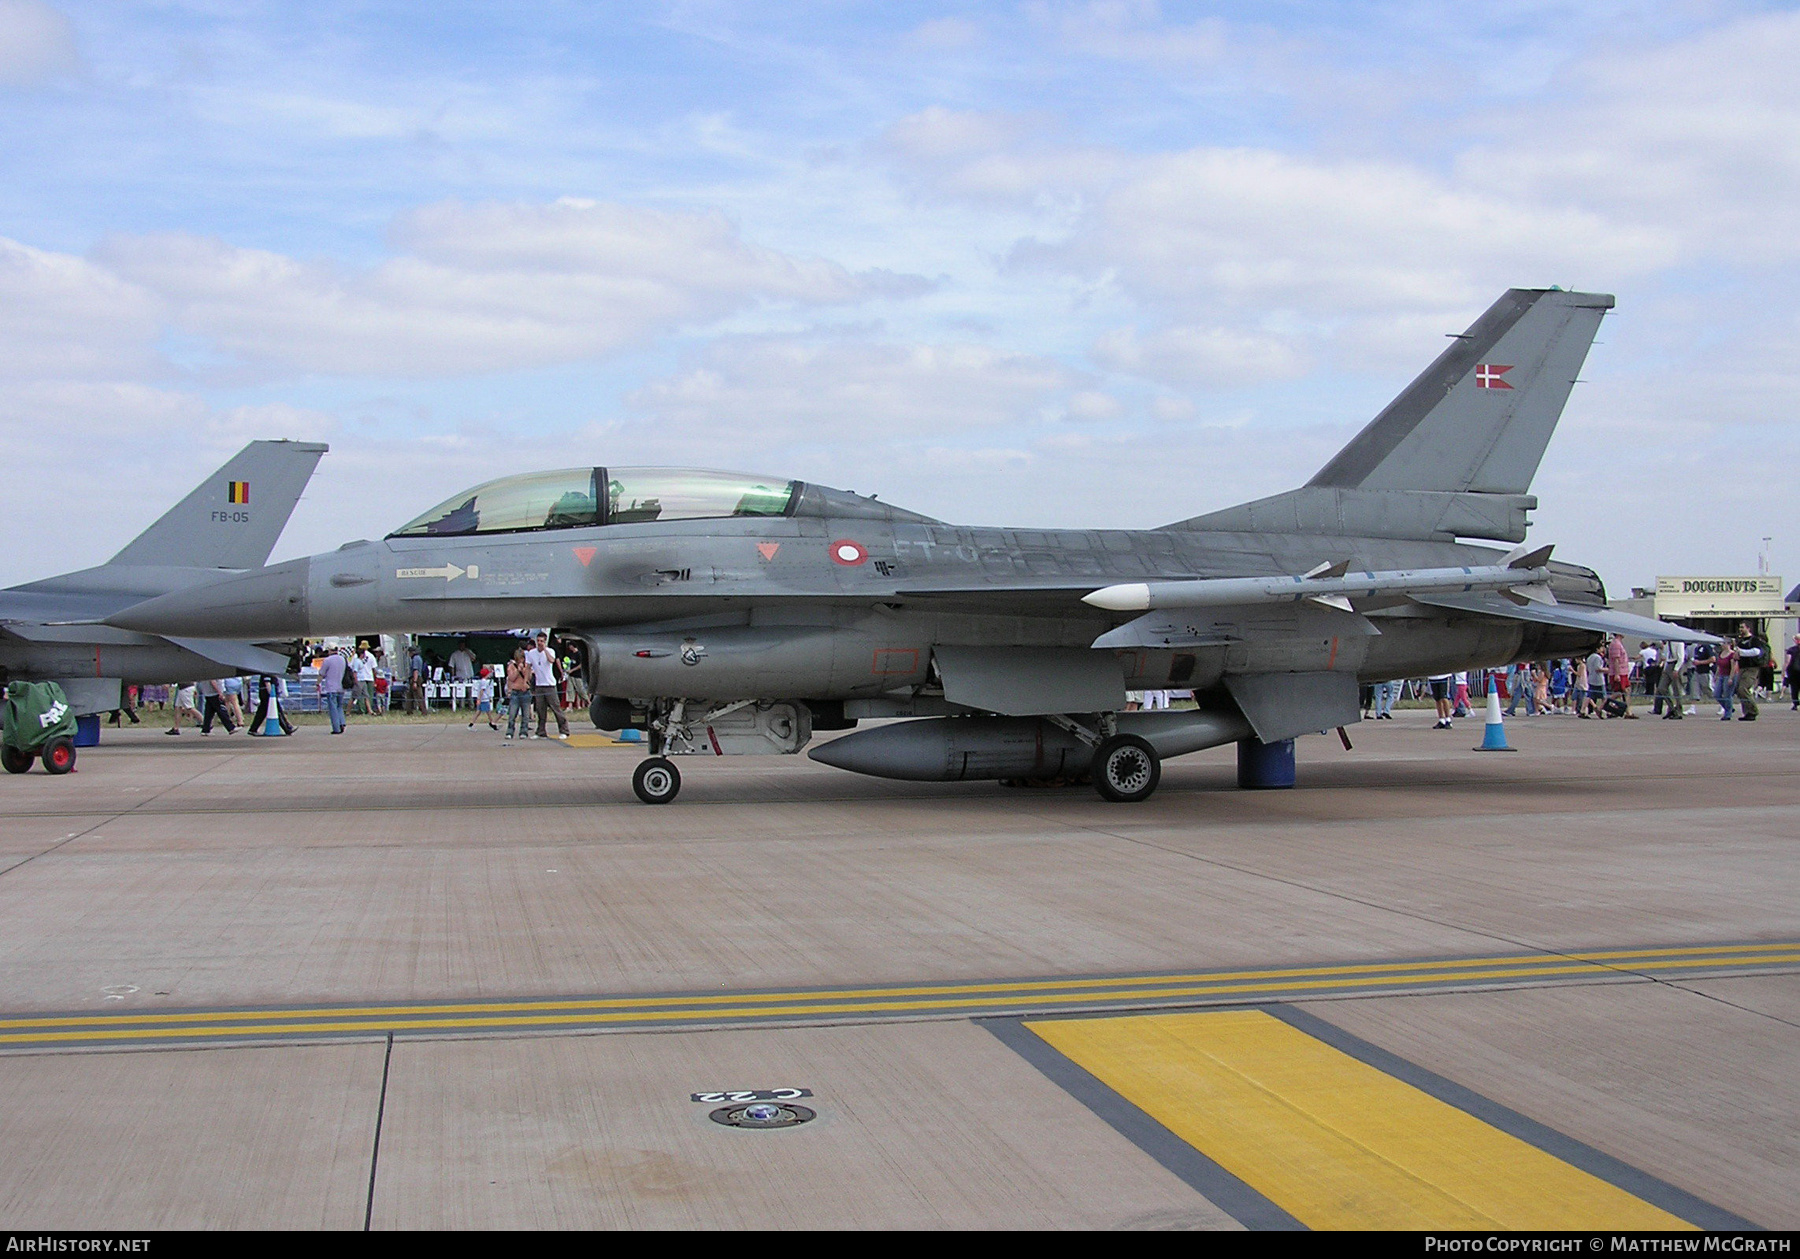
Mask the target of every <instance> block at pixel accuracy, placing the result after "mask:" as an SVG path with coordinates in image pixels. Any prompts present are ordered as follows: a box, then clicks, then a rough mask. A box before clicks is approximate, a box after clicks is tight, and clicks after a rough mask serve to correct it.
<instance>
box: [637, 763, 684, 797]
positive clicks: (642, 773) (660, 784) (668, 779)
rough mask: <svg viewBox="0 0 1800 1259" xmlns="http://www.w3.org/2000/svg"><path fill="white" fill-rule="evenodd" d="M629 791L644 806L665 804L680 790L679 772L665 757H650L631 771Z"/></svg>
mask: <svg viewBox="0 0 1800 1259" xmlns="http://www.w3.org/2000/svg"><path fill="white" fill-rule="evenodd" d="M631 789H632V790H633V791H635V792H636V793H637V798H638V799H639V800H642V801H643V802H644V803H645V804H667V803H669V801H671V800H673V799H674V798H675V796H676V794H677V793H678V792H680V790H681V771H680V770H678V769H676V768H675V763H674V762H673V761H671V760H669V759H668V758H667V757H662V756H652V757H650V758H649V759H647V760H644V761H640V762H639V763H638V767H637V768H636V769H635V770H633V771H632V774H631Z"/></svg>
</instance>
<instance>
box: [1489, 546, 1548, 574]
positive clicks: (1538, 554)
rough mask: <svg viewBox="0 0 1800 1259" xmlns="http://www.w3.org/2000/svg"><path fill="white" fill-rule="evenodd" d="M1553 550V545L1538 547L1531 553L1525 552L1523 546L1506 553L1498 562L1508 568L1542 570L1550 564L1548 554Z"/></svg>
mask: <svg viewBox="0 0 1800 1259" xmlns="http://www.w3.org/2000/svg"><path fill="white" fill-rule="evenodd" d="M1555 549H1556V544H1555V543H1552V544H1550V545H1549V546H1540V547H1538V548H1536V549H1535V550H1531V551H1527V550H1526V549H1525V548H1524V547H1523V546H1517V547H1514V548H1513V549H1512V550H1510V551H1508V552H1507V553H1506V555H1505V557H1504V558H1503V559H1501V561H1500V562H1501V563H1502V564H1504V565H1506V567H1508V568H1542V567H1543V566H1544V565H1546V564H1548V563H1549V562H1550V552H1552V551H1554V550H1555Z"/></svg>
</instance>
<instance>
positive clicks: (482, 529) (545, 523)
mask: <svg viewBox="0 0 1800 1259" xmlns="http://www.w3.org/2000/svg"><path fill="white" fill-rule="evenodd" d="M596 472H597V469H594V468H561V469H558V470H557V471H555V472H528V473H526V474H525V475H523V476H509V477H501V478H500V479H499V480H498V481H489V482H488V483H487V484H486V485H477V486H476V487H475V488H474V489H472V490H464V491H463V492H462V493H460V494H453V495H451V496H450V497H449V498H447V499H445V500H444V501H443V502H441V503H439V504H438V505H437V506H436V507H433V508H432V509H431V510H430V511H428V512H426V513H425V514H424V515H423V516H420V517H419V518H418V519H416V520H413V521H410V522H409V523H407V524H405V525H402V526H401V527H400V528H398V529H396V530H395V531H394V535H393V536H395V537H450V536H455V535H459V534H468V533H516V532H517V531H519V530H521V529H574V528H578V527H580V526H582V525H595V524H599V523H600V521H599V515H598V510H597V509H598V499H597V497H596V495H595V493H594V488H595V484H596V481H597V477H596Z"/></svg>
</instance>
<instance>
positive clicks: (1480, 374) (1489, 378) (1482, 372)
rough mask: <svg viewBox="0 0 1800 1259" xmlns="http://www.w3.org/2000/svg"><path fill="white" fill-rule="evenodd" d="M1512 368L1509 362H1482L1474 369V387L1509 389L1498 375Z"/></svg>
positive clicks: (1500, 375)
mask: <svg viewBox="0 0 1800 1259" xmlns="http://www.w3.org/2000/svg"><path fill="white" fill-rule="evenodd" d="M1512 369H1513V365H1512V364H1511V363H1483V364H1482V365H1481V366H1479V367H1477V368H1476V369H1475V387H1476V388H1477V389H1511V388H1512V386H1511V385H1509V384H1507V383H1506V382H1505V381H1504V380H1501V379H1500V377H1502V376H1504V375H1505V374H1506V373H1507V372H1510V371H1511V370H1512Z"/></svg>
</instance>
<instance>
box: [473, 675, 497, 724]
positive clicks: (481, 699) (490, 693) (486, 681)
mask: <svg viewBox="0 0 1800 1259" xmlns="http://www.w3.org/2000/svg"><path fill="white" fill-rule="evenodd" d="M482 713H486V714H487V723H488V729H489V730H498V729H499V728H500V726H499V723H498V722H496V721H495V720H494V671H493V670H492V669H491V668H489V667H488V666H487V665H482V666H481V676H480V677H478V678H476V679H475V716H476V718H479V717H480V716H481V714H482ZM474 728H475V722H474V721H473V720H471V721H470V722H469V729H471V730H473V729H474Z"/></svg>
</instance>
